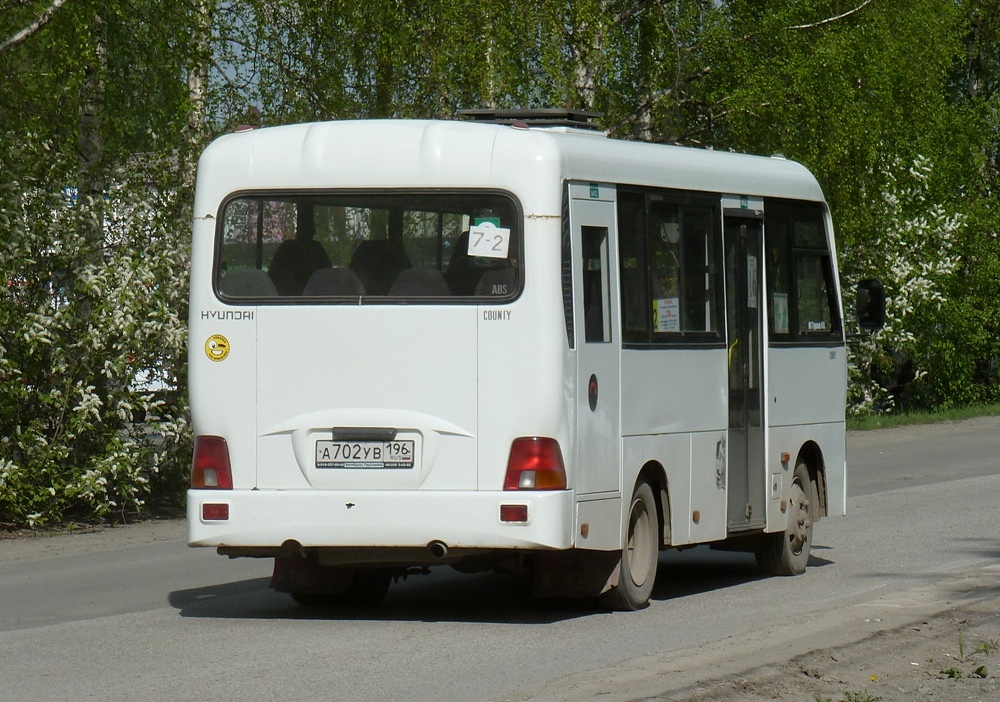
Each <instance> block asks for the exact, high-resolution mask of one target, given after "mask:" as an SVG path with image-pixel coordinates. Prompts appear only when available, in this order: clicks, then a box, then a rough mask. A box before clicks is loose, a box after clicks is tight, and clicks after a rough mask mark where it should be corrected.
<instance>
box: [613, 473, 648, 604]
mask: <svg viewBox="0 0 1000 702" xmlns="http://www.w3.org/2000/svg"><path fill="white" fill-rule="evenodd" d="M659 536H660V525H659V520H658V519H657V516H656V501H655V498H654V497H653V489H652V488H651V487H650V486H649V483H647V482H645V481H643V482H641V483H639V484H638V485H637V486H636V488H635V492H634V493H633V495H632V503H631V505H630V507H629V512H628V529H627V531H626V533H625V548H623V549H622V558H621V564H620V568H619V575H618V584H617V585H616V586H614V587H612V588H611V589H610V590H608V591H607V592H605V593H604V594H603V595H601V602H602V604H604V605H605V606H606V607H608V608H609V609H614V610H623V611H631V610H636V609H642V608H643V607H645V606H646V605H648V604H649V596H650V594H652V592H653V583H654V582H655V581H656V567H657V556H658V555H659V552H660V543H659Z"/></svg>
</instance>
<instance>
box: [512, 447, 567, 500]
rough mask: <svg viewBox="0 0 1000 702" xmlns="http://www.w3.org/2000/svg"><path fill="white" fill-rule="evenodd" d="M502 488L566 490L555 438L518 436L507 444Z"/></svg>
mask: <svg viewBox="0 0 1000 702" xmlns="http://www.w3.org/2000/svg"><path fill="white" fill-rule="evenodd" d="M503 489H504V490H565V489H566V466H565V465H564V464H563V457H562V451H561V450H560V448H559V442H558V441H556V440H555V439H546V438H539V437H537V436H534V437H521V438H519V439H514V442H513V443H512V444H511V445H510V458H508V459H507V476H506V478H505V479H504V485H503Z"/></svg>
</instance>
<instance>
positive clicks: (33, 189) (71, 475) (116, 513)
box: [0, 142, 189, 526]
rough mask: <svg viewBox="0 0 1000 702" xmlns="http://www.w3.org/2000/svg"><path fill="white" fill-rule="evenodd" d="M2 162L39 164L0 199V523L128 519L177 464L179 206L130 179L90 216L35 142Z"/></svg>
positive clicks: (182, 443)
mask: <svg viewBox="0 0 1000 702" xmlns="http://www.w3.org/2000/svg"><path fill="white" fill-rule="evenodd" d="M13 156H14V160H16V159H27V160H32V161H35V162H44V161H46V160H49V161H50V163H51V166H50V167H49V168H48V169H47V170H45V171H44V172H42V173H37V174H34V175H30V176H29V177H27V178H24V179H22V180H18V181H14V182H8V183H3V184H2V188H3V189H2V192H0V232H2V234H0V242H2V243H0V281H2V282H3V288H2V290H0V329H3V330H4V333H3V337H2V346H0V437H2V438H0V522H5V523H14V524H28V525H32V526H35V525H40V524H46V523H50V522H60V521H63V520H66V519H84V520H89V519H94V518H96V519H119V520H120V519H124V518H128V517H132V516H134V515H136V514H137V513H139V512H140V511H141V510H142V509H143V507H144V506H145V504H146V501H147V499H148V498H149V496H150V494H151V493H152V492H153V491H158V490H165V491H167V492H170V493H172V494H174V495H176V494H177V484H178V482H179V481H181V480H183V474H184V472H185V471H186V468H187V464H188V460H189V459H188V456H189V450H188V444H189V438H188V436H187V432H186V427H187V419H186V416H187V409H186V403H185V399H184V396H185V394H186V393H185V391H184V383H183V375H184V367H183V364H182V361H181V359H183V357H184V347H185V343H186V334H185V321H186V312H185V310H186V301H185V295H186V285H185V284H184V279H185V275H186V271H187V253H186V249H187V244H186V239H187V237H186V232H185V229H186V227H184V228H180V227H179V226H178V225H179V221H178V219H177V215H178V214H179V213H180V212H182V211H183V210H182V209H179V208H178V203H177V200H176V199H177V198H178V197H180V195H179V194H178V193H177V192H171V191H170V190H167V189H166V188H164V189H162V190H160V189H157V188H155V187H151V183H150V182H149V176H150V173H149V172H148V170H143V171H138V170H136V171H133V172H123V173H120V174H119V178H118V180H117V182H116V183H115V185H114V186H113V187H112V188H110V189H109V191H108V193H107V196H106V198H105V200H104V201H103V202H102V203H101V205H102V206H101V207H99V208H95V207H94V206H93V205H94V203H88V202H86V201H82V200H81V201H73V199H72V198H71V197H70V191H69V190H68V189H67V190H56V189H53V187H52V184H53V183H58V182H60V181H61V182H69V179H70V178H71V177H72V170H71V168H70V167H69V166H68V165H66V164H64V163H61V162H60V159H59V156H58V154H57V153H55V152H53V151H52V150H51V149H47V148H46V145H45V144H44V143H37V142H36V143H32V144H25V145H23V147H22V148H21V149H20V150H19V151H17V152H15V153H14V154H13ZM5 165H8V164H5ZM146 165H147V166H150V167H151V168H153V169H154V170H158V171H159V173H160V174H167V173H169V166H168V165H165V164H146ZM94 217H100V218H102V222H103V227H102V228H103V231H104V232H105V240H104V243H103V246H102V248H101V249H100V250H98V251H93V250H92V245H93V242H92V240H91V238H90V228H89V227H86V226H81V223H85V222H87V220H89V219H92V218H94Z"/></svg>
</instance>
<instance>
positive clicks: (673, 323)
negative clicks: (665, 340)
mask: <svg viewBox="0 0 1000 702" xmlns="http://www.w3.org/2000/svg"><path fill="white" fill-rule="evenodd" d="M653 322H654V323H655V325H656V331H658V332H679V331H680V330H681V301H680V298H677V297H665V298H660V299H657V300H653Z"/></svg>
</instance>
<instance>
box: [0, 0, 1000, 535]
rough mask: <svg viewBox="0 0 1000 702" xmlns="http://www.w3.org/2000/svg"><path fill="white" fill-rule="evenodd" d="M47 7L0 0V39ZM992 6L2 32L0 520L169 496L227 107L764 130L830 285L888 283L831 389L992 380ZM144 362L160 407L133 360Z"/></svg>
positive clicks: (740, 138)
mask: <svg viewBox="0 0 1000 702" xmlns="http://www.w3.org/2000/svg"><path fill="white" fill-rule="evenodd" d="M49 6H50V3H49V2H46V1H45V0H0V46H3V44H2V42H3V41H4V40H6V39H8V38H10V37H13V36H14V35H15V34H16V33H18V32H19V31H21V30H23V29H26V28H29V27H30V26H31V24H32V23H33V22H34V21H35V20H36V19H37V18H39V17H40V16H41V15H42V13H43V12H44V11H45V10H46V9H47V8H48V7H49ZM998 18H1000V0H977V1H976V2H972V1H971V0H960V1H959V2H954V1H953V0H878V1H877V2H876V1H871V2H859V0H802V1H801V2H795V3H787V2H778V1H777V0H764V1H758V0H753V1H751V0H732V1H729V2H710V1H708V0H665V1H664V0H579V1H577V2H566V1H565V0H527V1H526V2H519V3H507V4H502V3H501V4H497V3H482V2H473V1H472V0H447V1H433V2H432V1H431V0H415V1H413V2H402V1H401V0H372V1H371V2H367V3H357V2H347V1H346V0H333V1H332V2H328V3H308V2H302V1H301V0H273V1H272V0H247V1H246V2H234V1H233V0H190V1H189V2H186V3H181V4H177V3H158V2H151V1H150V0H130V2H128V3H122V2H119V1H118V0H112V1H111V2H98V0H73V1H72V2H68V3H65V4H63V5H62V6H61V8H60V9H58V11H56V12H55V13H54V14H52V15H51V18H50V19H49V21H48V22H47V24H45V25H44V27H40V28H35V29H34V30H33V33H31V34H30V35H29V36H27V38H26V39H24V41H21V42H20V43H18V44H17V45H16V46H12V48H8V49H0V77H2V80H0V124H2V125H3V130H4V132H3V133H2V134H0V282H2V283H3V285H4V289H3V294H2V308H0V315H2V318H0V330H2V336H0V384H2V388H0V428H2V429H3V430H4V434H3V436H2V437H0V442H2V443H0V520H3V521H11V522H17V523H28V522H35V523H38V522H40V521H41V520H45V519H48V520H58V519H60V518H62V517H68V516H76V515H83V514H86V513H89V514H90V515H91V516H96V517H100V518H106V517H109V516H110V515H111V513H113V512H120V511H122V510H124V511H125V512H126V513H127V512H129V511H130V510H131V511H135V510H136V509H138V507H139V506H140V504H141V503H142V502H143V500H145V499H147V497H159V498H162V499H165V500H170V499H176V498H177V497H178V496H179V495H180V489H181V482H180V477H179V476H181V474H182V473H183V468H182V465H183V464H184V463H186V458H185V457H184V452H185V450H186V448H185V446H186V441H187V439H186V438H185V437H184V434H185V426H184V422H183V417H184V416H185V411H186V410H185V409H184V405H185V399H184V397H185V393H184V390H183V383H184V379H183V364H184V352H183V343H182V342H181V341H180V340H181V339H182V337H183V327H184V314H183V310H184V305H185V302H184V287H183V283H182V282H181V281H183V271H185V270H186V263H185V261H184V255H185V254H184V250H185V248H186V247H185V244H184V242H185V241H186V238H187V233H186V232H187V229H188V221H189V215H188V214H187V207H188V204H189V203H190V200H191V190H190V189H191V184H192V182H193V176H194V172H193V163H194V159H195V156H196V153H197V151H198V150H199V149H200V147H201V146H203V145H204V142H205V140H206V139H207V138H208V137H209V136H210V135H211V134H212V133H218V132H222V131H228V130H230V129H232V128H233V127H234V126H236V125H238V124H241V123H250V124H254V125H271V124H282V123H288V122H297V121H309V120H323V119H345V118H376V117H420V118H451V117H454V116H455V114H456V113H457V111H458V110H460V109H463V108H475V107H501V108H502V107H569V108H575V109H581V108H582V109H592V110H596V111H599V112H601V113H603V115H604V116H603V126H604V127H605V128H606V129H607V130H608V131H609V132H610V133H611V134H613V135H615V136H619V137H626V138H638V139H648V140H652V141H661V142H671V143H679V144H686V145H692V146H710V147H712V148H716V149H732V150H739V151H747V152H751V153H760V154H771V153H775V152H780V153H782V154H784V155H786V156H788V157H789V158H793V159H795V160H798V161H801V162H803V163H804V164H805V165H807V166H808V167H809V168H810V169H811V170H812V171H813V172H814V173H816V174H817V177H818V178H819V180H820V183H821V184H822V186H823V189H824V192H825V193H826V195H827V199H828V201H829V202H830V205H831V210H832V214H833V218H834V222H835V225H836V227H837V230H838V237H839V242H840V249H841V251H840V254H841V255H840V259H841V275H842V279H843V283H844V286H843V288H844V294H845V302H846V303H847V304H846V308H847V309H850V305H851V303H852V297H851V287H852V284H853V283H854V282H855V281H857V280H858V279H860V278H862V277H868V276H874V277H879V278H881V279H882V280H884V281H885V283H886V284H887V292H888V296H889V300H890V305H889V306H890V310H889V311H890V319H889V322H890V323H889V325H888V327H887V328H886V329H885V330H883V331H882V332H881V333H879V334H876V335H875V336H874V337H869V338H867V339H858V340H856V341H852V376H851V398H852V404H853V409H854V411H856V412H871V411H876V412H881V411H886V410H890V409H894V408H899V407H907V406H912V407H920V408H946V407H956V406H962V405H965V404H968V403H992V402H997V401H1000V306H998V305H997V304H996V300H998V299H1000V238H998V234H997V233H998V232H1000V207H997V203H996V198H997V192H1000V93H998V90H997V88H998V86H1000V19H998ZM67 187H76V188H78V189H79V190H80V192H81V196H80V198H79V200H78V201H77V202H76V203H75V204H73V205H72V206H71V205H69V204H67V202H66V201H65V199H64V198H63V196H62V194H61V193H62V192H63V189H64V188H67ZM161 369H167V372H168V373H169V374H171V375H173V376H175V377H176V382H177V388H178V390H177V392H176V393H171V394H170V396H169V398H170V402H169V404H168V406H159V405H155V404H151V403H154V401H155V400H159V399H163V398H161V397H158V396H154V397H153V398H146V399H144V395H145V394H144V393H142V392H139V390H138V389H137V388H135V387H134V384H135V383H134V379H135V378H136V377H139V376H143V374H146V373H150V372H157V373H158V372H159V371H160V370H161ZM147 417H161V418H162V419H161V420H152V421H151V423H147V422H145V421H144V420H145V419H146V418H147ZM158 421H159V422H160V423H159V424H158V423H157V422H158ZM161 435H162V436H163V437H165V438H163V439H161V438H159V437H160V436H161ZM4 437H5V438H4ZM88 471H90V472H89V473H88ZM88 476H89V477H88ZM164 476H170V477H169V478H167V477H164ZM158 481H160V482H158ZM162 481H166V482H165V483H163V482H162ZM161 483H162V484H161Z"/></svg>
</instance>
